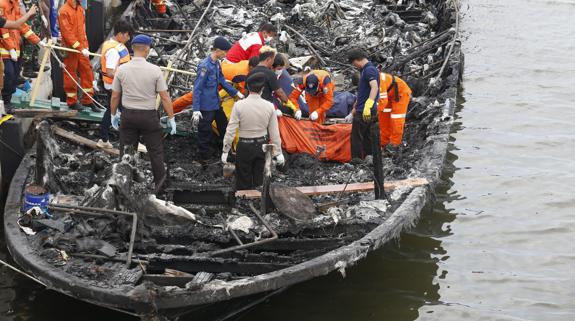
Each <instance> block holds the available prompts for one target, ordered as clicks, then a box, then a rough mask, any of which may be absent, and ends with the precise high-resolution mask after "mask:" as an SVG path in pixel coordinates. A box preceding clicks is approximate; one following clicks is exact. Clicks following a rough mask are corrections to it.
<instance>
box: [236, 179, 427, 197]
mask: <svg viewBox="0 0 575 321" xmlns="http://www.w3.org/2000/svg"><path fill="white" fill-rule="evenodd" d="M427 184H429V182H428V181H427V179H425V178H408V179H404V180H400V181H387V182H385V184H384V189H385V190H386V191H388V190H394V189H396V188H400V187H416V186H422V185H427ZM296 188H297V189H298V190H300V191H301V192H302V193H304V194H306V195H325V194H334V193H341V192H344V193H354V192H370V191H373V188H374V185H373V181H371V182H365V183H353V184H348V185H347V187H346V186H345V184H337V185H320V186H298V187H296ZM344 188H345V190H344ZM260 196H261V193H260V191H257V190H241V191H237V192H236V197H242V198H246V199H255V198H260Z"/></svg>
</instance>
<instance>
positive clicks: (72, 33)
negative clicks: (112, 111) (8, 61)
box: [58, 0, 100, 111]
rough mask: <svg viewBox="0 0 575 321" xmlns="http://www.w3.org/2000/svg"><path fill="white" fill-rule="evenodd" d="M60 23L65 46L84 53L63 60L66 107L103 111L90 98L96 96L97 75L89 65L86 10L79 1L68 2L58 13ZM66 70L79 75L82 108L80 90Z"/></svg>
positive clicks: (71, 55)
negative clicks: (95, 81) (94, 84)
mask: <svg viewBox="0 0 575 321" xmlns="http://www.w3.org/2000/svg"><path fill="white" fill-rule="evenodd" d="M58 24H59V25H60V33H61V35H62V43H63V45H64V46H65V47H68V48H72V49H76V50H78V51H81V52H82V53H81V54H79V53H73V52H68V53H67V54H66V57H65V58H64V65H66V67H65V70H63V73H64V91H65V92H66V104H67V105H68V107H69V108H71V109H82V105H84V106H88V107H91V108H92V110H93V111H100V110H99V108H97V107H96V106H95V105H94V104H93V102H92V98H91V97H90V96H91V95H93V94H94V89H93V88H92V82H93V81H94V74H93V71H92V66H91V65H90V60H89V59H88V57H89V53H90V52H89V51H88V38H87V37H86V21H85V13H84V8H83V7H82V6H81V5H80V1H79V0H66V3H65V4H64V5H62V8H60V11H59V12H58ZM66 70H67V71H68V72H69V73H70V74H71V75H72V77H76V76H79V78H80V85H81V86H82V89H83V91H84V92H86V93H88V94H89V95H86V94H85V93H83V95H82V105H80V104H78V88H77V86H76V83H75V82H74V81H75V79H72V78H70V76H68V73H67V72H66Z"/></svg>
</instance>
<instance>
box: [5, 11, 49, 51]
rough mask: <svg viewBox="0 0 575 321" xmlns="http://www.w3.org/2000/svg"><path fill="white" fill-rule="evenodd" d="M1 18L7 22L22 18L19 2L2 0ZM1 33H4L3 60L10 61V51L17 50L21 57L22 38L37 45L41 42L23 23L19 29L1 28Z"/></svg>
mask: <svg viewBox="0 0 575 321" xmlns="http://www.w3.org/2000/svg"><path fill="white" fill-rule="evenodd" d="M0 16H2V17H3V18H4V19H6V20H7V21H8V20H10V21H16V20H18V19H19V18H20V17H22V13H21V12H20V4H19V2H18V0H0ZM0 32H1V33H2V38H1V39H0V54H1V55H2V59H10V49H15V50H16V53H17V54H18V57H20V46H21V38H22V37H24V38H25V39H26V40H28V41H30V42H31V43H33V44H35V45H36V44H38V43H39V42H40V38H38V36H37V35H36V34H35V33H34V31H32V29H30V26H29V25H28V24H26V23H23V24H22V26H20V28H18V29H5V28H0Z"/></svg>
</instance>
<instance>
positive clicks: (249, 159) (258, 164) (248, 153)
mask: <svg viewBox="0 0 575 321" xmlns="http://www.w3.org/2000/svg"><path fill="white" fill-rule="evenodd" d="M264 143H265V141H264V140H263V139H262V141H261V142H242V140H241V139H240V141H239V142H238V145H237V147H236V189H237V190H243V189H253V188H255V187H257V186H260V185H262V184H263V182H264V165H265V154H264V151H263V149H262V145H263V144H264Z"/></svg>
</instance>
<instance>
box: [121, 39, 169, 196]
mask: <svg viewBox="0 0 575 321" xmlns="http://www.w3.org/2000/svg"><path fill="white" fill-rule="evenodd" d="M151 44H152V38H150V37H148V36H145V35H137V36H136V37H134V39H133V40H132V49H133V50H134V58H133V59H132V60H131V61H129V62H127V63H125V64H122V65H120V66H119V67H118V69H117V70H116V73H115V74H114V80H113V81H112V99H111V100H110V112H111V113H112V127H114V128H115V129H119V130H120V142H121V143H122V145H123V146H133V147H134V149H135V147H136V146H137V145H138V141H139V139H140V136H142V139H143V140H144V144H145V145H146V149H147V150H148V156H149V157H150V163H151V165H152V173H153V174H154V182H155V183H156V191H158V190H160V189H161V188H162V185H163V184H164V182H165V180H166V168H165V167H164V143H163V139H162V132H163V129H162V126H161V125H160V118H159V117H158V112H157V111H156V95H158V94H159V95H160V98H161V100H162V106H163V107H164V111H165V112H166V114H168V124H169V126H170V129H171V130H170V134H172V135H174V134H175V133H176V120H175V119H174V111H173V110H172V100H171V99H170V95H169V94H168V85H167V84H166V80H165V79H164V75H163V73H162V70H161V69H160V67H158V66H156V65H154V64H151V63H149V62H147V61H146V57H148V54H149V53H150V46H151ZM120 99H121V101H122V113H121V115H120V112H119V111H118V106H119V105H120Z"/></svg>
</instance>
